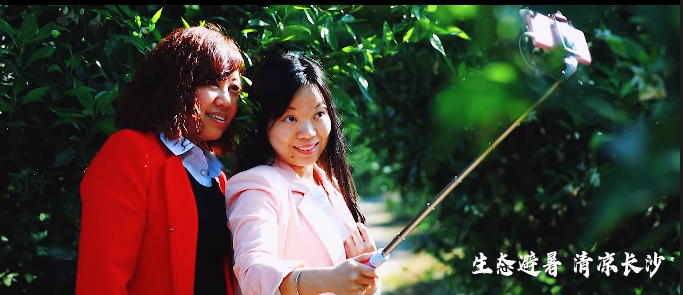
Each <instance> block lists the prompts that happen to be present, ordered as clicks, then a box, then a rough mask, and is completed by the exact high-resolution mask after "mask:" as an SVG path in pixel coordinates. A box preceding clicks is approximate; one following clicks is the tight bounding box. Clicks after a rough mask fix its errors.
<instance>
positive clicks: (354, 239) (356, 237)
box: [344, 222, 377, 259]
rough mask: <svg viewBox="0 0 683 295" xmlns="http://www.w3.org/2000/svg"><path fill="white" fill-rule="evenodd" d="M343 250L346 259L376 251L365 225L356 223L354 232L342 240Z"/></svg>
mask: <svg viewBox="0 0 683 295" xmlns="http://www.w3.org/2000/svg"><path fill="white" fill-rule="evenodd" d="M344 250H345V251H346V258H347V259H348V258H352V257H356V256H358V255H361V254H363V253H372V252H375V251H377V246H376V245H375V241H374V240H373V239H372V237H371V236H370V232H369V231H368V228H367V227H366V226H365V224H362V223H360V222H358V223H356V230H353V231H351V235H350V236H348V237H346V239H344Z"/></svg>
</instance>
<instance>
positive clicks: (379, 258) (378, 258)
mask: <svg viewBox="0 0 683 295" xmlns="http://www.w3.org/2000/svg"><path fill="white" fill-rule="evenodd" d="M563 61H564V63H565V64H566V65H567V68H566V69H565V70H564V71H562V74H563V75H562V79H560V80H558V81H557V82H555V84H553V86H551V87H550V89H549V90H548V91H547V92H546V93H545V94H544V95H543V96H542V97H541V98H540V99H539V100H538V101H537V102H536V103H534V104H533V105H532V106H531V107H530V108H528V109H527V110H526V111H525V112H524V113H522V115H521V116H519V118H517V120H515V122H514V123H512V125H510V127H508V129H507V130H505V132H503V134H501V135H500V136H499V137H498V138H497V139H496V141H494V142H493V144H491V145H490V146H489V147H488V148H487V149H486V150H484V152H483V153H481V154H480V155H479V157H477V158H476V159H475V160H474V161H472V163H470V164H469V165H468V166H467V167H466V168H465V169H464V170H463V171H462V172H460V174H459V175H458V176H455V177H453V180H451V182H450V183H449V184H448V185H447V186H446V187H445V188H444V189H442V190H441V192H440V193H439V194H438V195H437V196H436V197H435V198H434V199H432V201H431V202H429V203H427V205H426V206H425V208H424V209H422V211H421V212H420V214H418V215H417V216H416V217H415V218H413V220H411V221H410V223H408V225H406V227H404V228H403V230H401V231H400V232H399V233H398V234H397V235H396V237H394V239H393V240H391V242H389V244H387V246H386V247H384V248H380V249H378V250H377V253H375V254H374V255H373V256H372V257H371V258H370V260H368V261H367V262H365V264H366V265H369V266H372V267H374V268H377V267H379V266H380V265H382V264H383V263H384V262H385V261H386V260H387V259H389V255H390V254H391V252H393V251H394V249H396V247H398V244H400V243H401V242H402V241H404V240H405V238H406V237H407V236H408V235H409V234H410V233H411V232H412V231H413V230H414V229H415V227H417V225H418V224H420V222H422V220H424V219H425V217H427V215H429V213H431V212H432V211H433V210H434V208H435V207H436V206H437V205H439V203H441V201H443V199H444V198H446V196H447V195H448V193H450V192H451V191H452V190H453V189H454V188H455V187H456V186H458V184H461V183H462V180H463V179H464V178H465V177H467V175H469V174H470V172H472V170H474V168H475V167H477V165H479V163H481V161H482V160H484V158H485V157H486V156H487V155H488V154H489V153H490V152H491V151H492V150H493V149H495V148H496V146H497V145H498V144H499V143H500V142H501V141H503V139H505V137H507V136H508V134H510V133H511V132H512V130H514V129H515V128H517V126H519V124H520V123H521V122H522V120H524V118H526V116H527V115H528V114H529V113H530V112H531V111H532V110H533V109H535V108H536V107H537V106H538V105H540V104H541V103H542V102H543V101H545V100H546V98H548V96H550V94H551V93H552V92H553V91H555V89H556V88H557V86H559V85H560V83H561V82H563V81H565V80H567V78H569V76H571V75H572V74H574V72H576V69H577V66H578V61H577V60H576V58H575V57H574V56H573V55H572V54H571V53H569V56H567V57H566V58H564V59H563Z"/></svg>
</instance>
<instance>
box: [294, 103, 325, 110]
mask: <svg viewBox="0 0 683 295" xmlns="http://www.w3.org/2000/svg"><path fill="white" fill-rule="evenodd" d="M319 107H327V105H326V104H325V103H324V102H321V103H319V104H318V105H316V106H315V108H319ZM287 109H288V110H292V111H296V109H295V108H293V107H291V106H290V107H287Z"/></svg>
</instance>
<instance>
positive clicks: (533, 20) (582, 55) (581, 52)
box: [520, 9, 592, 65]
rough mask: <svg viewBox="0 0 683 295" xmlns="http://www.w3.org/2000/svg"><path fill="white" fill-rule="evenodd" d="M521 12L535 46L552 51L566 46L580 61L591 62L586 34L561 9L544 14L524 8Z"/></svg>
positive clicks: (586, 63) (583, 62)
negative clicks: (575, 26) (553, 12)
mask: <svg viewBox="0 0 683 295" xmlns="http://www.w3.org/2000/svg"><path fill="white" fill-rule="evenodd" d="M520 14H521V15H522V16H523V17H524V18H525V21H526V24H527V26H528V27H529V33H530V34H531V39H532V42H533V44H534V46H536V47H538V48H543V49H545V50H548V51H552V50H553V49H554V48H555V47H557V46H562V47H564V49H565V50H567V52H570V53H572V54H573V55H574V56H575V57H576V60H578V61H579V62H580V63H582V64H585V65H588V64H590V63H591V60H592V59H591V54H590V51H588V43H587V42H586V35H584V34H583V32H582V31H581V30H579V29H576V28H574V27H573V26H572V25H571V23H570V22H569V21H568V20H567V18H565V17H564V16H563V15H562V14H561V13H560V12H559V11H558V12H557V13H555V14H552V15H544V14H540V13H538V12H535V11H530V10H527V9H522V10H521V11H520Z"/></svg>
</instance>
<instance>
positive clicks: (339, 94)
mask: <svg viewBox="0 0 683 295" xmlns="http://www.w3.org/2000/svg"><path fill="white" fill-rule="evenodd" d="M330 92H331V93H332V97H333V98H334V102H335V104H336V105H337V106H338V107H339V108H340V109H342V110H344V111H345V112H348V113H349V114H352V115H353V116H358V113H357V112H356V103H355V102H354V101H353V98H351V96H349V95H348V94H346V92H344V91H343V90H341V89H340V88H339V87H337V86H333V87H330Z"/></svg>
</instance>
